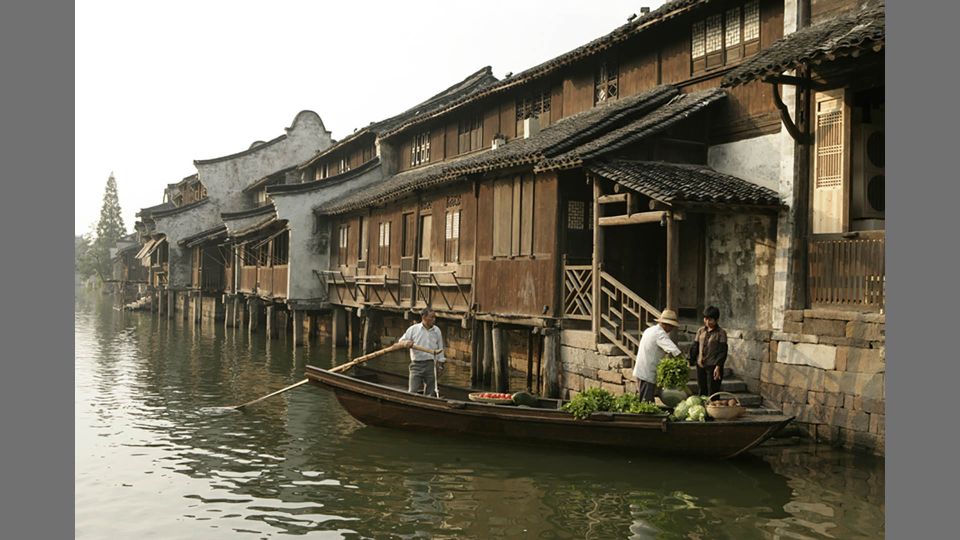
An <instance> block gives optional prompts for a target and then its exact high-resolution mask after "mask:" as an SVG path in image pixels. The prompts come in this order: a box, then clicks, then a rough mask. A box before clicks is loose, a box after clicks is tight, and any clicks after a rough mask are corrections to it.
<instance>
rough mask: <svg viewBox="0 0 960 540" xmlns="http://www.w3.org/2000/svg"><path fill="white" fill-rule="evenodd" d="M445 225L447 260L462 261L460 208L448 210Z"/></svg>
mask: <svg viewBox="0 0 960 540" xmlns="http://www.w3.org/2000/svg"><path fill="white" fill-rule="evenodd" d="M445 222H446V223H445V227H444V234H443V238H444V254H443V260H444V261H445V262H460V209H459V208H457V209H452V210H447V212H446V219H445Z"/></svg>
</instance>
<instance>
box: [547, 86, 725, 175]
mask: <svg viewBox="0 0 960 540" xmlns="http://www.w3.org/2000/svg"><path fill="white" fill-rule="evenodd" d="M724 97H726V92H725V91H724V90H722V89H720V88H713V89H710V90H703V91H700V92H694V93H691V94H681V95H678V96H675V97H674V98H673V99H672V100H670V102H669V103H667V104H666V105H663V106H662V107H659V108H657V109H656V110H654V111H652V112H650V113H649V114H645V115H643V116H641V117H639V118H636V119H634V120H632V121H631V122H629V123H628V124H626V125H623V126H621V127H619V128H617V129H614V130H612V131H609V132H607V133H605V134H603V135H600V136H599V137H593V138H591V139H589V141H588V142H585V143H584V144H582V145H580V146H578V147H576V148H574V149H572V150H569V151H567V152H564V153H562V154H560V155H556V156H554V157H550V158H548V159H545V160H543V161H541V162H540V163H538V164H537V170H538V171H543V170H550V169H561V168H570V167H576V166H579V165H581V164H582V163H583V162H584V161H586V160H590V159H595V158H598V157H601V156H603V155H607V154H610V153H613V152H616V151H617V150H620V149H621V148H623V147H625V146H627V145H630V144H633V143H636V142H638V141H640V140H641V139H644V138H645V137H649V136H651V135H655V134H657V133H661V132H663V131H664V130H666V129H667V128H669V127H671V126H673V125H674V124H676V123H677V122H680V121H682V120H684V119H686V118H688V117H690V116H691V115H693V114H695V113H697V112H699V111H701V110H703V109H705V108H707V107H709V106H710V105H712V104H713V103H716V102H718V101H720V100H721V99H723V98H724Z"/></svg>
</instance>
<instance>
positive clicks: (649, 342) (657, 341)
mask: <svg viewBox="0 0 960 540" xmlns="http://www.w3.org/2000/svg"><path fill="white" fill-rule="evenodd" d="M679 325H680V323H679V322H678V321H677V314H676V313H674V311H673V310H672V309H665V310H663V313H661V314H660V318H659V319H657V324H655V325H653V326H651V327H650V328H647V329H646V330H644V331H643V336H641V337H640V347H639V349H638V350H637V363H636V365H635V366H633V377H634V378H635V379H637V391H638V392H639V393H640V400H641V401H649V402H653V392H654V389H656V387H657V364H659V363H660V360H661V359H663V357H664V356H665V355H666V354H667V353H669V354H672V355H674V356H679V355H680V354H681V353H680V348H679V347H677V344H676V343H674V342H673V340H672V339H670V335H669V334H670V332H671V331H673V329H674V328H676V327H677V326H679Z"/></svg>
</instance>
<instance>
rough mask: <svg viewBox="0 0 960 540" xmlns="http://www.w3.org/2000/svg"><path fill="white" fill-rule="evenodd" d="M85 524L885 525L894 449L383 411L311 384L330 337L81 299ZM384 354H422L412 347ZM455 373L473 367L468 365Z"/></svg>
mask: <svg viewBox="0 0 960 540" xmlns="http://www.w3.org/2000/svg"><path fill="white" fill-rule="evenodd" d="M75 312H76V313H75V348H76V362H75V532H76V538H79V539H101V538H108V539H111V540H116V539H124V538H130V539H134V538H136V539H144V538H162V539H169V540H176V539H206V538H210V539H219V538H227V537H230V538H276V537H286V536H287V535H307V536H309V537H310V538H314V537H315V538H482V539H486V538H542V539H546V538H571V539H573V538H576V539H580V538H691V539H708V538H709V539H713V538H736V539H741V538H881V537H883V536H884V468H883V466H884V464H883V460H882V459H877V458H873V457H870V456H863V455H859V454H853V453H847V452H842V451H837V450H831V449H828V448H818V447H816V446H813V445H809V444H803V445H796V444H792V445H787V444H784V443H783V442H780V443H777V444H775V445H771V446H765V447H761V448H760V449H758V450H755V451H753V452H752V454H751V455H750V456H748V457H746V458H745V459H737V460H731V461H720V462H718V461H705V460H694V459H685V458H679V457H677V458H670V457H657V458H652V457H648V456H644V455H639V454H634V453H631V452H625V451H610V450H582V449H580V450H571V449H563V448H553V447H544V446H525V445H518V444H513V443H509V442H503V441H482V440H472V439H462V438H444V437H437V436H435V435H427V434H416V433H407V432H402V431H393V430H387V429H382V428H375V427H365V426H363V425H361V424H359V423H358V422H356V421H355V420H353V419H352V418H351V417H350V416H349V415H347V414H346V413H345V412H344V411H343V409H341V408H340V406H339V405H338V404H337V402H336V400H335V399H334V398H333V396H332V394H330V393H328V392H325V391H323V390H322V389H319V388H316V387H313V386H310V385H308V386H304V387H300V388H297V389H295V390H292V391H290V392H287V393H285V394H282V395H279V396H276V397H274V398H270V399H269V400H266V401H264V402H261V403H260V404H258V405H255V406H253V407H251V408H250V409H249V410H247V411H245V412H235V411H229V412H228V411H225V410H223V409H221V408H220V407H223V406H226V405H234V404H238V403H243V402H246V401H249V400H251V399H254V398H256V397H259V396H262V395H265V394H267V393H269V392H271V391H273V390H277V389H279V388H282V387H284V386H286V385H289V384H291V383H293V382H296V381H298V380H300V379H302V378H303V372H304V366H305V365H306V364H313V365H319V366H331V365H333V364H334V363H335V362H336V363H339V362H343V361H344V359H345V358H346V357H347V352H346V351H343V350H341V351H337V353H336V354H333V352H332V350H331V347H330V346H329V344H328V343H323V342H313V343H310V344H308V345H307V346H301V347H298V348H297V349H296V350H292V348H291V346H290V345H291V344H290V342H289V340H287V339H282V338H281V339H278V340H273V341H267V340H265V339H264V337H263V336H262V334H261V335H254V336H249V335H248V334H247V333H246V332H245V331H237V330H234V329H226V330H225V329H224V328H223V327H222V325H220V324H217V325H214V324H211V323H204V325H202V326H194V325H193V324H190V323H186V322H184V321H182V320H179V318H178V320H174V321H170V320H165V319H164V320H161V319H158V318H157V317H156V316H155V315H153V314H150V313H139V312H138V313H130V312H122V311H118V310H117V309H116V308H114V307H113V306H112V305H111V303H110V299H109V298H107V297H100V296H98V295H89V294H78V295H77V299H76V302H75ZM375 362H379V364H378V367H381V368H385V367H387V368H390V369H396V370H403V369H404V366H405V360H404V358H403V356H402V353H401V354H399V355H398V356H395V357H392V358H389V359H386V360H384V361H379V360H377V361H375ZM452 368H453V372H452V373H451V374H449V375H445V376H444V377H445V378H446V377H448V376H449V377H452V378H453V379H462V378H463V377H465V375H464V373H465V370H464V369H463V368H460V369H459V370H458V369H456V368H457V366H452Z"/></svg>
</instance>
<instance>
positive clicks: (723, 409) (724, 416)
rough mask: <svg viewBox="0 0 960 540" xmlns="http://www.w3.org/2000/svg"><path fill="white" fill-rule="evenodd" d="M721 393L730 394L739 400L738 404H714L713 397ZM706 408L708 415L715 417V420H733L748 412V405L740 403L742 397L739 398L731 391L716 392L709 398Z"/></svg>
mask: <svg viewBox="0 0 960 540" xmlns="http://www.w3.org/2000/svg"><path fill="white" fill-rule="evenodd" d="M721 394H723V395H727V396H730V397H732V398H733V399H735V400H737V404H736V406H733V407H731V406H729V405H716V404H714V403H713V398H715V397H717V396H719V395H721ZM706 409H707V415H709V416H710V418H713V419H714V420H733V419H734V418H740V417H741V416H743V415H744V413H746V412H747V409H746V407H744V406H743V405H740V399H739V398H737V396H735V395H733V394H731V393H730V392H717V393H716V394H712V395H711V396H710V397H708V398H707V406H706Z"/></svg>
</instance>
